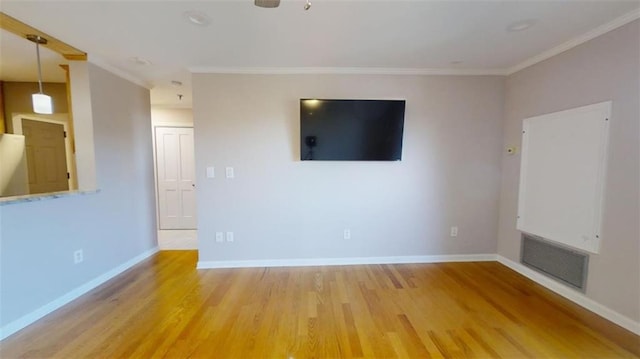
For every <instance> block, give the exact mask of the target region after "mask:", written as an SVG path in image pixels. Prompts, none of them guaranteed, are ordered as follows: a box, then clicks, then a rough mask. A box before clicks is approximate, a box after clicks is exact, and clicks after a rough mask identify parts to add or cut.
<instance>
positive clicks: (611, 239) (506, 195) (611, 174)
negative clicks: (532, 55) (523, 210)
mask: <svg viewBox="0 0 640 359" xmlns="http://www.w3.org/2000/svg"><path fill="white" fill-rule="evenodd" d="M639 44H640V28H639V21H637V20H636V21H634V22H632V23H630V24H627V25H625V26H623V27H621V28H619V29H616V30H614V31H611V32H609V33H607V34H604V35H602V36H600V37H598V38H596V39H593V40H591V41H589V42H587V43H585V44H582V45H580V46H578V47H575V48H573V49H571V50H569V51H567V52H564V53H562V54H560V55H558V56H555V57H552V58H550V59H549V60H546V61H544V62H542V63H539V64H537V65H534V66H531V67H529V68H527V69H524V70H522V71H519V72H517V73H515V74H513V75H511V76H509V77H508V78H507V82H506V96H505V103H506V106H505V123H504V143H505V145H517V146H518V147H520V143H521V131H522V120H523V119H524V118H527V117H531V116H535V115H541V114H545V113H550V112H555V111H559V110H565V109H570V108H574V107H578V106H583V105H588V104H593V103H597V102H602V101H608V100H612V101H613V110H612V117H613V118H612V120H611V125H610V126H611V127H610V147H609V158H608V168H607V173H606V177H607V178H606V188H605V204H604V223H603V229H602V242H601V251H600V254H598V255H591V257H590V263H589V279H588V282H587V293H586V295H587V296H588V297H589V298H591V299H593V300H595V301H597V302H599V303H601V304H603V305H605V306H607V307H609V308H611V309H613V310H615V311H617V312H619V313H620V314H623V315H625V316H627V317H629V318H631V319H633V320H636V321H638V320H640V231H639V227H638V222H639V220H640V209H639V207H640V206H639V204H638V203H639V198H640V192H639V187H640V176H639V156H640V148H639V145H638V143H639V136H640V128H639V125H638V124H639V122H640V120H639V119H640V112H639V108H640V103H639V97H640V91H639V81H640V48H639ZM519 172H520V156H507V155H503V158H502V189H501V200H500V227H499V236H498V237H499V241H498V253H499V254H500V255H502V256H505V257H507V258H509V259H511V260H514V261H518V260H519V253H520V234H519V232H518V231H516V228H515V224H516V213H517V200H518V182H519Z"/></svg>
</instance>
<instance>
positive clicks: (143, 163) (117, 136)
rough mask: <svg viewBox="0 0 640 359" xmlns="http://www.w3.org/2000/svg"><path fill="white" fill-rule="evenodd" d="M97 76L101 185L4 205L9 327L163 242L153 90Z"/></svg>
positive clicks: (1, 321)
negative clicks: (158, 236) (79, 255)
mask: <svg viewBox="0 0 640 359" xmlns="http://www.w3.org/2000/svg"><path fill="white" fill-rule="evenodd" d="M89 76H90V81H91V85H90V86H91V105H92V109H93V121H94V130H95V136H94V141H95V153H96V167H97V178H98V187H99V188H100V190H101V191H100V192H99V193H97V194H89V195H80V196H73V197H66V198H58V199H51V200H44V201H37V202H31V203H17V204H10V205H5V206H1V207H0V218H1V219H2V222H1V226H0V235H1V246H2V251H1V254H0V256H1V257H0V259H1V260H0V263H1V264H0V269H1V271H0V273H1V274H0V285H1V296H0V299H1V303H2V305H1V306H0V307H1V308H2V309H1V312H0V315H1V317H0V325H2V326H3V325H6V324H8V323H10V322H12V321H14V320H16V319H18V318H20V317H21V316H23V315H26V314H28V313H30V312H32V311H34V310H36V309H37V308H39V307H41V306H43V305H45V304H47V303H49V302H51V301H53V300H55V299H57V298H59V297H60V296H62V295H64V294H66V293H67V292H69V291H71V290H73V289H75V288H77V287H79V286H80V285H82V284H84V283H86V282H88V281H90V280H92V279H94V278H96V277H98V276H100V275H102V274H104V273H106V272H108V271H109V270H111V269H113V268H115V267H117V266H118V265H120V264H122V263H124V262H126V261H127V260H130V259H132V258H133V257H135V256H137V255H139V254H141V253H144V252H145V251H148V250H150V249H152V248H154V247H155V246H156V242H155V229H156V223H155V215H154V207H155V203H154V201H155V197H154V193H153V163H152V152H151V148H152V147H151V118H150V109H149V106H150V105H149V91H148V90H147V89H144V88H142V87H139V86H137V85H134V84H132V83H130V82H128V81H125V80H123V79H121V78H119V77H116V76H114V75H112V74H110V73H109V72H106V71H104V70H102V69H100V68H98V67H96V66H93V65H90V67H89ZM77 249H83V250H84V263H81V264H78V265H74V264H73V252H74V251H75V250H77Z"/></svg>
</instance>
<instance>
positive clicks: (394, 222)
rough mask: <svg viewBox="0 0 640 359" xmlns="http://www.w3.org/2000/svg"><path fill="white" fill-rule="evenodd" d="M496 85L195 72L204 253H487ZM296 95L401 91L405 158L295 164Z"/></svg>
mask: <svg viewBox="0 0 640 359" xmlns="http://www.w3.org/2000/svg"><path fill="white" fill-rule="evenodd" d="M503 81H504V78H503V77H499V76H373V75H371V76H367V75H214V74H194V76H193V83H194V85H193V90H194V108H193V112H194V128H195V143H196V179H197V181H198V187H197V203H198V218H199V221H198V241H199V249H200V260H201V261H223V260H228V261H235V260H268V259H284V260H287V259H303V258H336V257H338V258H339V257H388V256H420V255H440V254H442V255H445V254H479V253H495V251H496V233H497V221H498V191H499V178H500V152H501V146H502V130H501V126H502V111H503ZM300 98H365V99H366V98H368V99H383V98H389V99H406V101H407V102H406V117H405V128H404V148H403V157H402V161H401V162H322V161H317V162H301V161H300V160H299V146H300V140H299V136H300V128H299V121H300V119H299V99H300ZM207 166H215V167H216V178H214V179H206V178H205V168H206V167H207ZM225 166H232V167H234V168H235V179H233V180H230V179H226V178H224V167H225ZM453 225H457V226H458V227H459V236H458V237H457V238H455V239H454V238H450V237H449V227H450V226H453ZM345 228H348V229H350V230H351V239H349V240H345V239H343V229H345ZM217 231H222V232H226V231H233V232H235V242H233V243H224V244H221V243H216V242H215V232H217Z"/></svg>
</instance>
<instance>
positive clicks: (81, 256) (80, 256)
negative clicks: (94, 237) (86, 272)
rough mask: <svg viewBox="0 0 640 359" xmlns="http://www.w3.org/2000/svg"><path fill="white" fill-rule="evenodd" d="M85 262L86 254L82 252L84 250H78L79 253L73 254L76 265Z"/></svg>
mask: <svg viewBox="0 0 640 359" xmlns="http://www.w3.org/2000/svg"><path fill="white" fill-rule="evenodd" d="M83 261H84V253H83V252H82V249H78V250H77V251H75V252H73V263H74V264H78V263H82V262H83Z"/></svg>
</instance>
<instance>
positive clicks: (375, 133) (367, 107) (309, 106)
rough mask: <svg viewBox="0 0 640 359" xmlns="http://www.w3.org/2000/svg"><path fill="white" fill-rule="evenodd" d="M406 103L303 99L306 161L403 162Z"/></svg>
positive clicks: (303, 153)
mask: <svg viewBox="0 0 640 359" xmlns="http://www.w3.org/2000/svg"><path fill="white" fill-rule="evenodd" d="M404 107H405V101H404V100H319V99H301V100H300V159H301V160H302V161H399V160H401V159H402V131H403V128H404Z"/></svg>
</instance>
